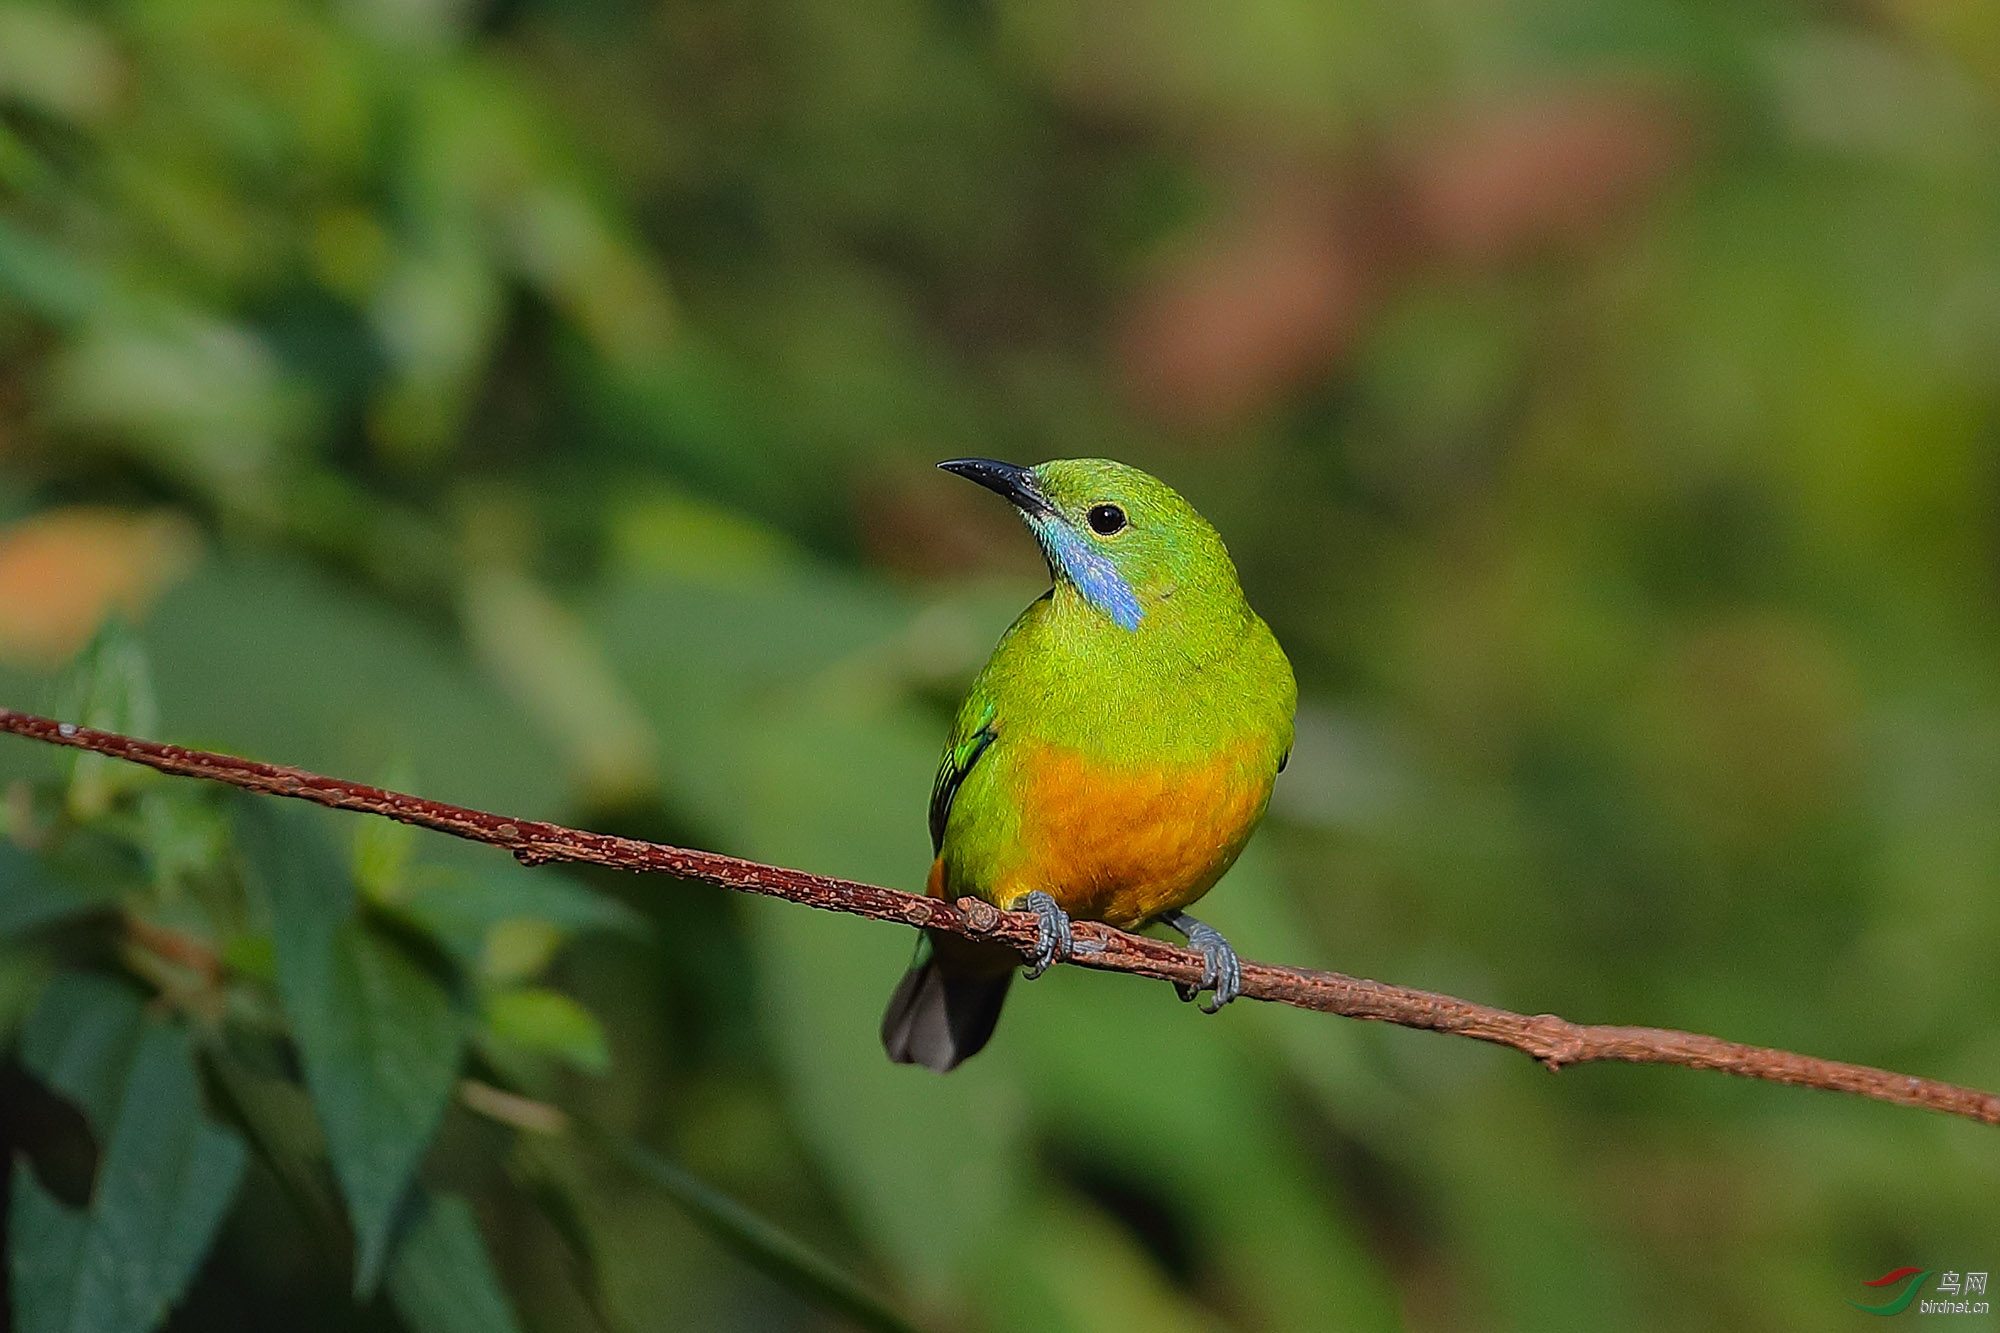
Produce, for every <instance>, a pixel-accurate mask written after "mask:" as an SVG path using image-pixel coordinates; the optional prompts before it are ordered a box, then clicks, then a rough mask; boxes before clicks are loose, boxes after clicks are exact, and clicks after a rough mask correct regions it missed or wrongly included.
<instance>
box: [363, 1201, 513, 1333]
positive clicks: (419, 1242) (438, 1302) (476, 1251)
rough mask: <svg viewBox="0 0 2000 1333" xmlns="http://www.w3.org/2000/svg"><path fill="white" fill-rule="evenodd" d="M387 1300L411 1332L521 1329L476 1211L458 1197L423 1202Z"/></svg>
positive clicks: (502, 1332)
mask: <svg viewBox="0 0 2000 1333" xmlns="http://www.w3.org/2000/svg"><path fill="white" fill-rule="evenodd" d="M389 1299H390V1300H392V1301H394V1302H395V1305H396V1312H397V1313H398V1314H400V1315H402V1316H403V1322H404V1323H406V1324H408V1325H409V1327H410V1330H411V1333H514V1330H515V1329H516V1328H518V1327H519V1325H518V1324H517V1323H516V1322H515V1320H514V1311H513V1308H512V1307H511V1306H509V1305H508V1304H507V1297H506V1294H505V1293H504V1292H503V1291H502V1290H501V1289H500V1279H499V1276H498V1275H497V1274H496V1273H495V1272H494V1271H493V1261H492V1259H491V1258H490V1257H488V1255H487V1253H486V1243H485V1241H484V1240H482V1239H481V1238H480V1235H479V1224H478V1222H477V1221H475V1220H474V1218H473V1216H472V1208H471V1206H470V1205H468V1204H467V1203H466V1202H465V1200H464V1199H462V1198H460V1197H459V1196H457V1195H456V1194H434V1195H431V1196H429V1197H428V1198H426V1199H425V1200H424V1201H423V1205H422V1212H421V1214H420V1215H419V1217H418V1218H417V1221H416V1224H415V1225H414V1226H412V1227H411V1228H410V1231H409V1233H408V1234H407V1235H406V1236H404V1237H403V1243H402V1244H401V1245H399V1246H397V1247H396V1262H395V1264H394V1266H393V1267H391V1269H390V1270H389Z"/></svg>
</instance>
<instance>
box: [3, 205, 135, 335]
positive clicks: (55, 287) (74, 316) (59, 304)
mask: <svg viewBox="0 0 2000 1333" xmlns="http://www.w3.org/2000/svg"><path fill="white" fill-rule="evenodd" d="M109 294H110V293H109V291H108V290H107V284H106V283H105V282H104V280H103V279H102V278H101V277H100V276H99V275H98V274H96V273H95V272H92V271H91V270H90V269H88V268H86V267H84V266H83V265H81V264H79V263H77V262H76V260H74V259H72V258H71V257H70V256H69V255H68V254H66V253H64V252H63V251H61V250H59V249H57V248H56V247H55V246H53V245H50V244H49V243H48V242H47V241H44V240H42V239H41V238H40V237H38V236H35V235H33V234H31V233H29V232H26V231H22V230H21V229H20V228H18V227H16V226H14V225H13V224H12V223H10V222H8V221H7V220H5V219H4V218H0V296H4V297H6V298H7V299H8V300H9V301H10V302H18V303H19V304H20V305H23V306H25V307H27V308H28V309H29V310H32V311H34V312H35V313H36V314H37V315H40V316H41V317H42V318H43V319H47V320H51V321H54V322H56V323H60V324H73V323H76V322H77V321H79V320H81V319H83V318H84V317H85V316H86V315H88V314H89V313H90V312H91V311H92V310H96V309H100V308H102V306H103V303H104V301H105V299H106V297H107V296H108V295H109Z"/></svg>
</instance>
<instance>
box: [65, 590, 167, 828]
mask: <svg viewBox="0 0 2000 1333" xmlns="http://www.w3.org/2000/svg"><path fill="white" fill-rule="evenodd" d="M56 713H57V715H58V716H59V717H61V718H62V719H64V720H65V721H69V722H76V723H79V724H81V725H83V726H86V727H95V728H97V729H98V730H100V731H117V732H123V733H124V734H126V735H128V736H150V735H152V734H153V733H154V731H155V730H157V728H158V726H159V709H158V707H157V706H156V704H155V703H154V701H153V680H152V672H151V670H150V669H149V668H148V666H147V665H146V653H145V650H144V649H143V648H141V647H140V646H139V641H138V639H137V638H135V637H134V636H133V634H132V631H131V630H130V629H128V628H127V627H126V625H125V623H124V622H123V621H122V620H117V619H113V620H109V621H106V622H105V624H104V627H103V628H102V629H100V630H99V631H98V632H97V637H96V638H94V639H92V640H91V641H90V643H89V645H88V646H86V647H85V648H84V650H83V651H82V652H81V653H79V654H77V658H76V661H75V662H74V663H72V664H71V666H70V669H69V673H68V676H67V678H66V679H65V681H64V683H63V686H62V688H61V690H60V691H59V693H58V696H57V703H56ZM69 773H70V779H69V794H68V798H67V804H68V806H69V812H70V814H71V815H72V816H74V817H75V818H77V819H79V820H89V819H94V818H96V817H97V816H99V815H102V814H104V813H105V812H106V811H108V810H109V809H110V808H111V804H112V802H113V801H114V800H116V799H117V798H118V796H119V795H121V794H122V793H124V792H127V791H134V790H137V789H138V787H139V786H141V785H142V784H144V783H145V782H147V781H150V780H151V779H152V778H153V774H152V773H151V772H149V771H148V770H146V769H143V768H140V767H139V766H138V765H136V764H128V763H126V762H124V761H123V760H119V759H113V758H111V757H110V756H108V755H101V754H90V753H78V754H76V755H74V756H72V758H71V760H70V765H69Z"/></svg>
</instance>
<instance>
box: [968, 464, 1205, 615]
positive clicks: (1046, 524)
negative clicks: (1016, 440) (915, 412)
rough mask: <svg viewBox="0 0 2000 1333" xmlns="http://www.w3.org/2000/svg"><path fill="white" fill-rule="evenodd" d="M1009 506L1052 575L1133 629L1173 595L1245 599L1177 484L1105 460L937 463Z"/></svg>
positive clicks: (1200, 517) (1196, 597) (1105, 612)
mask: <svg viewBox="0 0 2000 1333" xmlns="http://www.w3.org/2000/svg"><path fill="white" fill-rule="evenodd" d="M938 466H939V467H941V468H943V469H944V470H945V471H946V472H955V473H957V474H958V475H959V476H961V477H964V478H966V479H968V480H970V481H976V482H978V483H979V484H980V485H981V486H984V487H986V488H987V489H988V490H992V491H997V492H999V493H1000V494H1001V495H1003V496H1005V497H1006V498H1007V499H1008V500H1010V501H1012V502H1013V505H1014V507H1015V508H1016V509H1017V510H1019V511H1020V514H1021V517H1022V519H1023V520H1025V521H1026V522H1027V525H1028V529H1029V531H1031V532H1033V533H1034V534H1035V540H1036V541H1037V542H1039V543H1040V544H1041V548H1042V554H1043V555H1045V556H1047V557H1048V562H1049V575H1050V577H1052V578H1054V579H1055V580H1056V581H1057V582H1058V583H1062V584H1067V585H1068V586H1070V587H1071V588H1074V589H1075V590H1076V591H1077V592H1078V593H1079V594H1081V595H1082V597H1083V599H1084V600H1085V601H1086V602H1088V603H1089V604H1090V605H1091V606H1093V607H1095V608H1096V609H1097V610H1098V611H1100V612H1102V613H1103V614H1104V615H1106V616H1108V617H1110V618H1111V619H1112V620H1113V621H1115V622H1116V623H1118V624H1119V625H1122V626H1124V627H1125V628H1126V629H1128V630H1136V629H1138V628H1139V625H1140V622H1141V621H1143V620H1144V619H1145V618H1146V616H1147V615H1149V614H1151V613H1153V612H1155V611H1157V610H1159V609H1160V608H1161V607H1162V605H1163V604H1165V603H1167V602H1169V601H1170V600H1171V599H1173V598H1175V597H1180V596H1182V595H1184V594H1185V595H1187V597H1188V598H1189V599H1199V600H1206V599H1208V598H1210V597H1229V598H1232V599H1235V598H1240V597H1241V596H1242V593H1241V590H1240V589H1239V587H1238V585H1237V581H1236V567H1235V565H1233V564H1232V563H1230V559H1229V552H1228V551H1227V550H1226V549H1224V547H1223V545H1222V538H1221V537H1219V536H1217V535H1216V531H1215V529H1214V528H1213V527H1211V526H1209V522H1208V520H1207V519H1205V518H1203V517H1202V516H1201V515H1200V514H1197V513H1196V512H1195V511H1194V506H1192V505H1190V504H1189V503H1188V502H1187V501H1186V500H1183V499H1181V497H1180V496H1179V495H1178V494H1176V493H1175V492H1174V490H1173V488H1172V487H1170V486H1168V485H1167V484H1166V483H1165V482H1163V481H1160V480H1159V479H1158V478H1156V477H1151V476H1148V475H1147V474H1146V473H1144V472H1141V471H1140V470H1139V469H1138V468H1135V467H1127V466H1126V465H1125V464H1123V463H1114V462H1113V461H1111V460H1110V459H1108V458H1057V459H1052V460H1050V461H1049V462H1046V463H1041V464H1038V465H1036V466H1035V467H1019V466H1017V465H1015V464H1013V463H1001V462H996V461H994V460H993V459H990V458H954V459H952V460H951V461H949V462H945V463H939V464H938Z"/></svg>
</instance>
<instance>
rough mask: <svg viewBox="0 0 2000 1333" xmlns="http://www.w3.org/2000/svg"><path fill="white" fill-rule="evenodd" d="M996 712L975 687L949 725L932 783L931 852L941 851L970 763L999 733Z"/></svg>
mask: <svg viewBox="0 0 2000 1333" xmlns="http://www.w3.org/2000/svg"><path fill="white" fill-rule="evenodd" d="M998 715H999V709H998V708H997V707H995V705H994V703H993V701H992V700H991V699H987V698H984V697H982V696H981V695H980V694H979V692H978V691H976V690H975V691H974V693H973V694H972V695H971V696H970V697H969V698H967V699H966V701H965V704H964V706H962V707H961V708H960V709H959V710H958V718H957V720H956V721H955V722H954V723H953V724H952V728H951V742H950V743H949V744H948V745H946V746H945V747H944V758H943V759H941V760H939V761H938V771H937V780H936V781H935V782H933V783H932V784H931V852H932V854H933V855H935V854H937V853H939V852H942V851H943V850H944V826H945V821H946V820H948V819H949V818H950V817H951V802H952V798H953V797H955V796H957V795H958V789H959V787H960V785H961V784H963V783H964V781H965V775H966V774H967V773H970V772H971V771H972V766H973V765H974V764H976V763H978V762H979V756H981V755H983V754H985V753H986V749H987V747H988V746H990V745H992V744H993V738H994V736H996V735H997V734H998V732H997V731H996V730H995V723H996V720H997V718H998Z"/></svg>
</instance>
